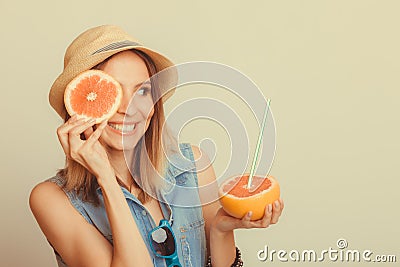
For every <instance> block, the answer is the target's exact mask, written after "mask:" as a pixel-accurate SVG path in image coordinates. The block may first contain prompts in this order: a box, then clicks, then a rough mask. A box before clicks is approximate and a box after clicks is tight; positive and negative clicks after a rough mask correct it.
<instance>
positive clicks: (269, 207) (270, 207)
mask: <svg viewBox="0 0 400 267" xmlns="http://www.w3.org/2000/svg"><path fill="white" fill-rule="evenodd" d="M268 212H269V213H271V212H272V204H268Z"/></svg>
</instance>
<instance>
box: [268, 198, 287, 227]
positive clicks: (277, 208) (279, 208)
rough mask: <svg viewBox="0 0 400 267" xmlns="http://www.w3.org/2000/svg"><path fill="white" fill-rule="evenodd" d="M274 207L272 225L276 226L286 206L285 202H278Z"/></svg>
mask: <svg viewBox="0 0 400 267" xmlns="http://www.w3.org/2000/svg"><path fill="white" fill-rule="evenodd" d="M273 205H274V207H273V210H272V217H271V224H275V223H277V222H278V220H279V217H280V216H281V214H282V210H283V206H284V204H283V200H282V199H279V200H276V201H275V202H274V204H273Z"/></svg>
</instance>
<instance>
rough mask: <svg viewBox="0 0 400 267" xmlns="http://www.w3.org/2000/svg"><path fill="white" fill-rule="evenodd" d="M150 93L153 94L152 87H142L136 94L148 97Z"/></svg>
mask: <svg viewBox="0 0 400 267" xmlns="http://www.w3.org/2000/svg"><path fill="white" fill-rule="evenodd" d="M150 92H151V88H150V87H141V88H139V90H137V92H136V93H137V94H138V95H142V96H145V95H148V94H149V93H150Z"/></svg>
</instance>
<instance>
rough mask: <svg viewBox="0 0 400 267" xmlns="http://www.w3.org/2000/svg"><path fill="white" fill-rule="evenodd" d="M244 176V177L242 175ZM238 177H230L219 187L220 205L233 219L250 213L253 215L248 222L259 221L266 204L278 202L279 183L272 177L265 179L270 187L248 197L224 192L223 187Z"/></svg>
mask: <svg viewBox="0 0 400 267" xmlns="http://www.w3.org/2000/svg"><path fill="white" fill-rule="evenodd" d="M243 176H246V175H243ZM237 178H238V177H237V176H236V177H232V178H230V179H227V180H226V181H225V182H224V183H223V184H222V185H221V186H220V190H219V196H220V199H219V201H220V203H221V205H222V207H223V209H224V211H225V212H226V213H228V214H229V215H231V216H233V217H235V218H239V219H241V218H243V216H245V215H246V214H247V213H248V212H249V211H252V212H253V214H252V216H251V219H250V220H259V219H261V218H262V217H263V216H264V212H265V207H266V206H267V205H268V204H272V203H274V201H275V200H278V199H279V197H280V187H279V183H278V182H277V181H276V179H275V178H274V177H273V176H268V177H266V179H269V180H270V181H271V186H270V187H269V188H268V189H266V190H264V191H262V192H260V193H257V194H255V195H252V196H248V197H237V196H234V195H232V194H229V193H228V192H224V191H223V189H224V186H225V185H227V184H228V183H229V182H231V181H232V180H234V179H237Z"/></svg>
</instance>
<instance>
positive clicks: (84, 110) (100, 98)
mask: <svg viewBox="0 0 400 267" xmlns="http://www.w3.org/2000/svg"><path fill="white" fill-rule="evenodd" d="M121 99H122V89H121V85H120V84H119V83H118V82H117V81H116V80H115V79H114V78H113V77H111V76H110V75H108V74H107V73H105V72H104V71H101V70H87V71H85V72H82V73H81V74H79V75H78V76H77V77H75V78H74V79H73V80H72V81H71V82H70V83H69V84H68V85H67V87H66V89H65V92H64V103H65V108H66V109H67V112H68V114H69V115H71V116H73V115H75V114H77V116H78V118H85V119H96V123H100V122H102V121H104V120H108V119H109V118H111V117H112V116H113V115H114V113H116V112H117V110H118V107H119V105H120V103H121Z"/></svg>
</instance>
